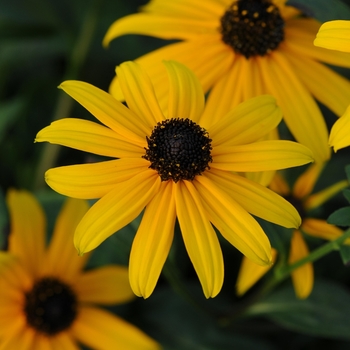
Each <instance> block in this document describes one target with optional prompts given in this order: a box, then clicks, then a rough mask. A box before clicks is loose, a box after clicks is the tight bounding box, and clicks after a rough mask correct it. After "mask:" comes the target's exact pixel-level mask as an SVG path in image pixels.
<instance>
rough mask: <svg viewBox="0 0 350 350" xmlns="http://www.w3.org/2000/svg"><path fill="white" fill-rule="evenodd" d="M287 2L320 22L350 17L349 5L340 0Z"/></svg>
mask: <svg viewBox="0 0 350 350" xmlns="http://www.w3.org/2000/svg"><path fill="white" fill-rule="evenodd" d="M288 4H289V5H292V6H295V7H297V8H299V9H300V10H302V11H303V12H304V13H305V14H306V15H308V16H311V17H314V18H316V19H318V20H319V21H321V22H326V21H331V20H334V19H349V18H350V8H349V6H347V5H345V4H344V3H343V2H342V1H340V0H332V1H329V0H292V1H288Z"/></svg>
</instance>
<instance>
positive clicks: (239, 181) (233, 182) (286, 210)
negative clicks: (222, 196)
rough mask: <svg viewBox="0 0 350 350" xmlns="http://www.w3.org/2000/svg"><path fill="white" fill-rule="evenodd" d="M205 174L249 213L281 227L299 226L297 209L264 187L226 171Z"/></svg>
mask: <svg viewBox="0 0 350 350" xmlns="http://www.w3.org/2000/svg"><path fill="white" fill-rule="evenodd" d="M205 175H206V177H208V178H209V179H211V180H212V181H213V182H215V183H217V184H218V186H220V187H221V189H222V190H224V191H225V192H227V194H229V195H230V196H231V197H232V198H234V200H235V201H236V202H237V203H238V204H239V205H241V206H242V207H243V208H244V209H245V210H246V211H248V212H249V213H251V214H253V215H255V216H257V217H260V218H262V219H264V220H266V221H270V222H273V223H275V224H277V225H281V226H283V227H288V228H298V227H299V226H300V224H301V219H300V216H299V214H298V212H297V210H296V209H295V208H294V207H293V206H292V205H291V204H290V203H289V202H288V201H286V200H285V199H284V198H283V197H281V196H279V195H278V194H276V193H275V192H273V191H271V190H269V189H267V188H266V187H264V186H262V185H260V184H258V183H255V182H253V181H251V180H248V179H246V178H244V177H242V176H239V175H236V174H232V173H230V172H228V171H220V170H215V171H208V172H206V173H205Z"/></svg>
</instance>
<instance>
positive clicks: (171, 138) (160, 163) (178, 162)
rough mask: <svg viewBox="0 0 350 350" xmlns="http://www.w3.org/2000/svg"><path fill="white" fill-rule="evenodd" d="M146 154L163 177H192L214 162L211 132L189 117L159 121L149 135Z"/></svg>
mask: <svg viewBox="0 0 350 350" xmlns="http://www.w3.org/2000/svg"><path fill="white" fill-rule="evenodd" d="M147 143H148V148H145V149H146V154H145V155H144V156H143V158H145V159H147V160H148V161H150V163H151V165H150V168H152V169H154V170H156V171H157V172H158V174H159V176H160V178H161V180H162V181H167V180H173V181H174V182H178V181H180V180H193V179H194V178H195V176H197V175H200V174H201V173H203V171H205V170H206V169H209V163H210V162H212V157H211V154H210V151H211V149H212V147H211V139H210V138H209V134H208V132H207V131H206V130H205V129H203V128H201V127H200V126H199V125H198V124H196V123H195V122H193V121H192V120H190V119H187V118H186V119H180V118H171V119H166V120H164V121H163V122H161V123H158V124H157V125H156V127H155V128H154V129H153V131H152V134H151V136H150V137H149V138H148V137H147Z"/></svg>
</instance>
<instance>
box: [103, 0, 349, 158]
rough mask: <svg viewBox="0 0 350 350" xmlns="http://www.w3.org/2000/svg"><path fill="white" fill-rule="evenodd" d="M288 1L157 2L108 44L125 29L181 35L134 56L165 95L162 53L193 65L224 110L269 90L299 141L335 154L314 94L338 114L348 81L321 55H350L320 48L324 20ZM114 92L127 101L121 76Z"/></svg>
mask: <svg viewBox="0 0 350 350" xmlns="http://www.w3.org/2000/svg"><path fill="white" fill-rule="evenodd" d="M285 2H286V1H285V0H273V1H269V0H244V1H243V0H242V1H233V0H205V1H198V0H177V1H164V0H152V1H150V2H149V4H147V5H145V6H143V7H142V12H141V13H138V14H133V15H129V16H126V17H124V18H121V19H119V20H117V21H116V22H114V23H113V24H112V25H111V27H110V28H109V30H108V32H107V33H106V36H105V38H104V45H108V44H109V43H110V41H111V40H112V39H114V38H116V37H119V36H121V35H125V34H142V35H149V36H155V37H158V38H162V39H175V40H176V39H179V40H182V41H181V42H177V43H174V44H171V45H168V46H166V47H163V48H161V49H158V50H156V51H154V52H152V53H149V54H146V55H145V56H142V57H140V58H138V59H137V60H136V61H137V62H139V63H140V64H142V65H143V66H144V67H146V69H147V70H148V71H149V73H150V75H152V76H154V77H155V80H156V93H157V95H158V96H159V98H160V100H163V98H164V97H165V96H166V94H167V92H166V89H165V87H164V84H163V81H164V79H165V76H166V72H165V70H164V69H163V67H162V66H161V65H159V62H160V61H161V60H163V59H174V60H176V61H179V62H181V63H183V64H185V65H186V66H188V67H189V68H190V69H191V70H193V71H194V72H195V74H196V75H197V76H198V77H199V79H200V81H201V83H202V85H203V86H204V90H205V91H208V90H209V89H212V91H211V94H210V98H212V99H214V100H215V101H216V106H217V109H219V110H220V111H222V110H223V111H224V112H225V113H226V112H227V111H229V110H230V109H231V108H232V107H233V106H236V105H237V104H238V103H240V102H242V101H244V100H246V99H247V98H250V97H253V96H258V95H261V94H265V93H269V94H272V95H273V96H275V97H276V99H277V102H278V105H279V106H281V108H282V110H283V115H284V120H285V122H286V124H287V125H288V128H289V129H290V131H291V132H292V134H293V135H294V137H295V138H296V140H298V141H299V142H300V143H302V144H304V145H306V146H307V147H309V148H310V149H311V150H312V151H313V153H314V156H315V160H316V161H324V160H327V159H328V158H329V155H330V149H329V147H328V144H327V141H328V131H327V127H326V124H325V121H324V119H323V117H322V114H321V112H320V110H319V108H318V106H317V104H316V102H315V100H314V97H315V98H316V99H317V100H318V101H320V102H321V103H322V104H324V105H326V106H327V107H328V108H330V109H331V110H332V111H333V112H334V113H336V114H337V115H339V116H340V115H342V114H343V113H344V111H345V109H346V107H347V105H348V101H349V91H350V84H349V82H348V81H347V80H346V79H345V78H343V77H341V76H340V75H338V74H336V73H335V72H334V71H332V70H331V69H329V68H328V67H326V66H325V65H323V64H321V63H320V62H319V61H322V62H325V63H328V64H332V65H338V66H344V67H350V60H349V59H348V58H347V57H345V56H344V54H343V53H340V52H330V51H327V50H324V49H322V48H318V47H315V46H314V45H313V40H314V38H315V35H316V33H317V30H318V28H319V26H320V24H319V23H318V22H317V21H316V20H314V19H312V18H305V17H302V16H300V14H301V13H300V11H299V10H297V9H296V8H294V7H291V6H286V5H285ZM110 92H111V94H112V95H113V96H115V97H116V98H117V99H123V94H122V91H121V89H120V85H119V83H118V80H117V79H114V81H113V82H112V84H111V87H110ZM221 115H222V114H221Z"/></svg>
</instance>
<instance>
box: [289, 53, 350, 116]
mask: <svg viewBox="0 0 350 350" xmlns="http://www.w3.org/2000/svg"><path fill="white" fill-rule="evenodd" d="M349 59H350V57H349ZM288 60H289V61H290V63H291V64H292V66H293V69H294V70H295V72H296V73H297V74H298V76H299V77H300V79H301V81H302V82H303V84H304V85H305V86H306V87H307V89H308V90H309V91H310V92H311V93H312V95H313V96H315V98H316V99H317V100H319V101H321V102H322V103H323V104H324V105H325V106H327V107H328V108H329V109H330V110H331V111H333V112H334V113H335V114H337V115H338V116H339V117H340V116H341V115H342V114H343V113H344V111H345V109H346V107H347V106H348V104H349V102H350V93H349V91H350V82H349V80H347V79H345V78H344V77H342V76H341V75H339V74H337V73H336V72H334V71H333V70H332V69H330V68H328V67H326V66H325V65H324V64H321V63H318V62H316V61H315V60H312V59H309V58H307V57H304V58H303V59H302V60H301V59H300V57H299V56H298V55H294V54H293V52H288Z"/></svg>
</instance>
